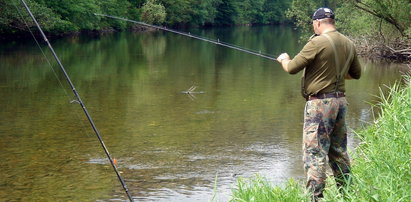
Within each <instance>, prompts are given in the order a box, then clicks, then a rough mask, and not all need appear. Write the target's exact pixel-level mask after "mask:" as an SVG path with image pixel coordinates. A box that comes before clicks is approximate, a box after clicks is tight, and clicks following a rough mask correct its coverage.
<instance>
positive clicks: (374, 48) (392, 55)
mask: <svg viewBox="0 0 411 202" xmlns="http://www.w3.org/2000/svg"><path fill="white" fill-rule="evenodd" d="M270 25H274V24H236V25H230V26H204V27H199V28H200V29H210V28H218V27H240V26H246V27H250V26H251V27H252V26H270ZM275 25H282V24H275ZM156 31H158V30H157V29H155V28H149V27H145V26H141V25H133V26H130V27H129V28H127V29H126V30H117V29H113V28H106V29H101V30H85V31H74V32H66V33H50V32H46V33H45V34H46V35H47V37H48V38H50V39H59V38H65V37H75V36H79V35H89V36H103V35H107V34H113V33H119V32H133V33H148V32H156ZM32 32H33V33H34V34H35V36H36V38H41V35H40V34H39V32H38V31H37V30H36V29H33V28H32ZM31 38H32V36H31V34H30V32H28V31H26V32H18V33H13V34H2V35H0V42H4V41H10V40H30V39H31ZM351 39H352V40H353V41H354V43H355V44H356V47H357V52H358V54H359V55H360V56H361V57H363V58H366V59H368V60H371V61H375V62H388V63H395V64H400V65H406V66H408V67H409V68H410V69H411V44H409V42H407V41H399V42H398V41H397V42H398V43H396V42H391V43H386V42H382V41H381V40H379V39H370V38H351Z"/></svg>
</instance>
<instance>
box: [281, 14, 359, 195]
mask: <svg viewBox="0 0 411 202" xmlns="http://www.w3.org/2000/svg"><path fill="white" fill-rule="evenodd" d="M334 17H335V15H334V12H333V11H332V10H331V9H329V8H319V9H318V10H317V11H315V13H314V14H313V16H312V25H313V28H314V32H315V35H313V37H311V38H310V40H309V41H308V42H307V44H306V45H305V46H304V48H303V49H302V50H301V51H300V53H298V54H297V55H296V56H295V57H294V58H293V59H292V60H291V59H290V56H289V55H288V54H287V53H282V54H281V55H280V56H279V57H278V58H277V61H278V62H279V63H281V66H282V68H283V69H284V71H286V72H288V73H290V74H296V73H297V72H299V71H301V70H304V73H303V77H302V81H301V82H302V84H301V88H302V94H303V97H304V98H305V99H306V101H307V102H306V104H305V110H304V129H303V144H304V145H303V150H304V155H303V161H304V169H305V171H306V175H307V185H306V186H307V189H308V191H310V192H311V193H312V197H313V200H314V201H317V200H318V199H320V198H322V197H323V190H324V187H325V179H326V165H327V156H328V161H329V162H328V164H329V165H330V167H331V169H332V171H333V174H334V178H335V180H336V183H337V185H338V186H339V187H341V186H343V185H345V182H346V181H347V180H348V177H349V175H350V159H349V157H348V153H347V126H346V123H345V116H346V113H347V100H346V98H345V79H359V78H360V76H361V66H360V63H359V61H358V57H357V53H356V51H355V47H354V44H353V42H352V41H350V40H349V39H348V38H347V37H345V36H344V35H342V34H341V33H339V32H338V31H337V30H336V27H335V20H334Z"/></svg>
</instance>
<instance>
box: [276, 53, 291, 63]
mask: <svg viewBox="0 0 411 202" xmlns="http://www.w3.org/2000/svg"><path fill="white" fill-rule="evenodd" d="M283 60H290V56H289V55H288V54H287V53H282V54H281V55H280V56H278V58H277V61H278V62H279V63H280V64H282V62H283Z"/></svg>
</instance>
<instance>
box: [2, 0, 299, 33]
mask: <svg viewBox="0 0 411 202" xmlns="http://www.w3.org/2000/svg"><path fill="white" fill-rule="evenodd" d="M26 2H27V4H28V5H29V7H30V8H31V9H32V12H33V13H34V15H35V16H36V17H37V18H38V20H39V22H40V23H41V25H42V26H43V28H44V29H45V31H47V32H49V33H56V34H57V33H71V32H79V31H93V30H113V29H114V30H124V29H126V28H128V27H129V26H130V24H127V23H125V22H123V21H119V20H112V19H105V18H102V17H99V16H95V15H94V13H102V14H109V15H116V16H122V17H125V18H130V19H134V20H143V21H145V22H148V23H155V24H163V25H167V26H200V27H201V26H226V25H237V24H273V23H284V22H286V21H287V18H286V16H285V11H286V10H287V9H288V8H289V7H290V5H291V0H79V1H74V0H53V1H48V0H26ZM20 15H22V16H23V18H22V17H21V16H20ZM23 19H24V20H23ZM25 21H26V22H27V23H28V24H29V26H33V23H32V21H31V20H30V19H29V18H28V15H27V12H26V11H25V10H24V8H23V6H22V4H21V2H20V1H19V0H0V33H1V34H13V33H19V32H26V31H27V28H26V25H25Z"/></svg>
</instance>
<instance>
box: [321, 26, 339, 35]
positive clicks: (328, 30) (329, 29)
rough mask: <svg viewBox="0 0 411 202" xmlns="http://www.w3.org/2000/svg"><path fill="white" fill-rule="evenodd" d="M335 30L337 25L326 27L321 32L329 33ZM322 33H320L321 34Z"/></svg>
mask: <svg viewBox="0 0 411 202" xmlns="http://www.w3.org/2000/svg"><path fill="white" fill-rule="evenodd" d="M333 31H336V29H335V27H330V28H326V29H324V30H323V31H322V32H321V34H325V33H328V32H333ZM321 34H320V35H321Z"/></svg>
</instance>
